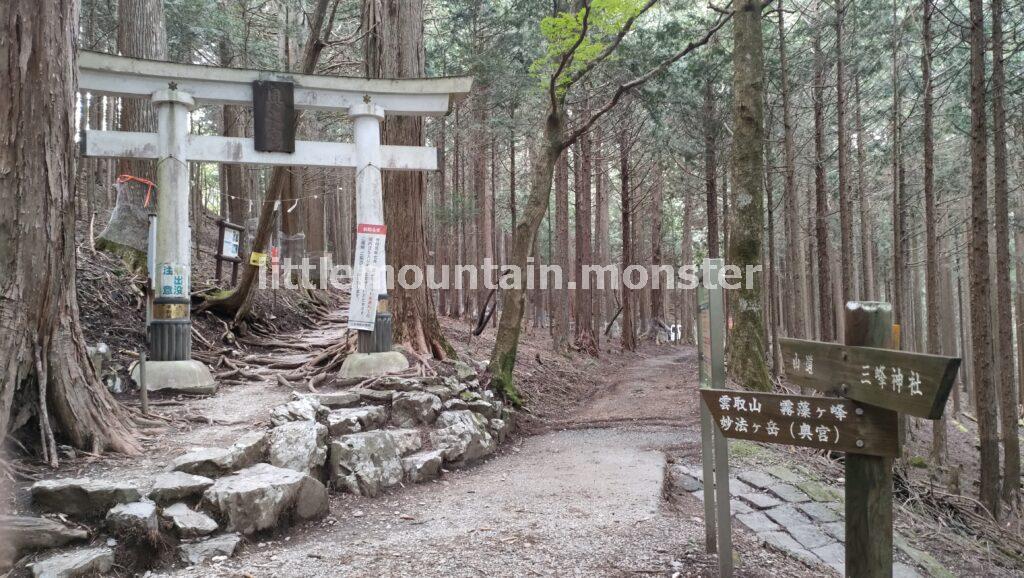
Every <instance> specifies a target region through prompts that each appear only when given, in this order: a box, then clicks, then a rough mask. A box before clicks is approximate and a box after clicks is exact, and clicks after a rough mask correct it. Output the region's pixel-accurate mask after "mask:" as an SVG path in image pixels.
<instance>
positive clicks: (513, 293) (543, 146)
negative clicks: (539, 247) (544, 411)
mask: <svg viewBox="0 0 1024 578" xmlns="http://www.w3.org/2000/svg"><path fill="white" fill-rule="evenodd" d="M564 129H565V119H564V117H563V116H562V114H561V112H560V111H559V110H549V111H548V114H547V116H546V117H545V122H544V132H543V138H542V139H541V140H540V142H539V143H538V144H537V145H536V152H535V153H534V154H533V155H532V161H533V162H531V163H530V196H529V197H528V198H527V201H526V207H525V209H524V210H523V213H522V218H521V220H520V221H519V222H518V223H517V224H516V231H515V241H514V242H513V245H512V262H511V264H512V265H514V266H516V267H518V268H519V270H520V271H523V272H525V271H526V266H527V259H528V258H529V256H530V251H531V249H532V248H533V246H534V241H535V240H536V236H537V230H538V229H539V228H540V224H541V222H542V221H543V220H544V214H545V213H546V212H547V210H548V205H549V203H550V199H551V181H552V177H553V176H554V168H555V163H556V162H557V160H558V157H559V155H560V154H561V153H562V148H563V146H562V143H561V135H562V133H563V131H564ZM524 301H525V292H524V290H523V288H522V287H520V288H513V289H510V290H506V291H503V292H502V307H501V309H502V311H501V319H499V321H498V335H497V337H496V338H495V342H494V351H493V353H492V354H491V362H490V365H489V366H488V371H489V373H490V374H491V379H492V381H491V383H492V385H493V386H494V387H495V388H496V389H498V390H499V391H500V392H502V393H503V394H504V395H505V396H506V397H507V398H508V399H509V400H510V401H512V402H514V403H519V402H520V401H521V399H520V397H519V393H518V391H517V390H516V387H515V383H514V381H513V378H512V369H513V368H514V367H515V362H516V352H517V351H518V350H519V333H520V331H521V330H522V320H523V305H524Z"/></svg>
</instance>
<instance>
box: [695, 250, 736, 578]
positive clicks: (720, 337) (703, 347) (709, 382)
mask: <svg viewBox="0 0 1024 578" xmlns="http://www.w3.org/2000/svg"><path fill="white" fill-rule="evenodd" d="M722 266H723V261H722V259H706V260H705V261H704V282H703V283H702V285H701V287H700V288H699V290H698V311H699V315H698V324H697V325H698V326H697V334H698V350H699V351H700V355H701V359H700V371H701V387H702V388H711V389H722V388H724V387H725V295H724V292H723V288H722V286H721V284H720V283H719V278H718V275H719V271H720V270H721V268H722ZM701 453H702V456H701V457H702V462H703V465H704V529H705V539H706V541H707V550H708V552H715V551H717V552H718V571H719V575H720V576H723V577H728V576H732V574H733V559H732V516H731V512H730V507H731V505H732V504H731V500H730V496H729V440H727V439H726V437H725V435H724V434H723V433H722V432H721V431H719V430H718V427H717V426H716V425H715V422H714V420H713V419H712V416H711V412H710V411H709V409H708V407H707V405H706V404H705V403H701ZM712 484H714V486H713V487H712Z"/></svg>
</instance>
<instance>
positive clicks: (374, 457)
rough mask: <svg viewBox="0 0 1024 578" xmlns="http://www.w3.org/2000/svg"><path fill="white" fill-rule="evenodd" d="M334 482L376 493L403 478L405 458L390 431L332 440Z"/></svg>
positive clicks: (330, 468) (351, 489) (356, 491)
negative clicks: (402, 457)
mask: <svg viewBox="0 0 1024 578" xmlns="http://www.w3.org/2000/svg"><path fill="white" fill-rule="evenodd" d="M328 475H329V476H330V481H331V485H332V486H333V487H335V488H339V489H344V490H347V491H349V492H351V493H353V494H360V495H363V496H371V497H373V496H376V495H378V494H380V493H381V492H382V491H383V490H384V489H385V488H388V487H390V486H394V485H395V484H398V483H399V482H401V481H402V459H401V454H400V453H399V451H398V447H397V445H396V444H395V440H394V438H393V437H392V435H391V433H390V432H387V431H372V432H364V433H356V434H350V435H346V436H341V437H340V438H338V439H337V440H335V441H334V442H333V443H331V451H330V463H329V466H328Z"/></svg>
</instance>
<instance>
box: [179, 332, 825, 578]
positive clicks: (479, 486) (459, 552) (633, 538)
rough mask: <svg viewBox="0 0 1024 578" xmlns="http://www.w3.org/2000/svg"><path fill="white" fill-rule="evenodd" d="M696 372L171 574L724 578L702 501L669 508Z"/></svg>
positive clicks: (756, 557) (666, 371)
mask: <svg viewBox="0 0 1024 578" xmlns="http://www.w3.org/2000/svg"><path fill="white" fill-rule="evenodd" d="M694 364H695V359H694V358H693V355H692V350H688V349H682V350H681V349H678V348H664V349H660V350H658V353H657V354H655V355H653V356H649V357H641V356H637V357H636V358H635V359H630V360H628V361H627V362H626V363H624V364H622V365H620V366H618V367H617V368H616V369H614V370H611V371H609V372H607V375H606V377H605V379H604V383H603V386H602V388H601V391H600V393H599V395H598V396H596V397H595V399H594V400H593V401H592V402H591V403H590V404H589V405H588V406H587V407H585V408H581V410H580V412H579V413H578V416H577V417H576V418H574V419H573V420H571V421H570V422H566V423H564V424H559V425H560V426H562V427H566V428H569V429H557V430H552V431H549V432H547V433H544V434H541V435H537V436H533V437H528V438H525V439H520V440H517V441H516V442H515V443H513V444H511V447H507V448H506V449H504V450H503V451H502V452H501V453H500V454H499V455H498V456H496V457H494V458H493V459H490V460H488V461H487V462H485V463H483V464H480V465H478V466H475V467H473V468H470V469H468V470H463V471H456V472H450V473H447V474H446V475H445V476H444V477H443V479H442V480H439V481H437V482H434V483H430V484H425V485H420V486H409V487H406V488H404V489H401V490H398V491H396V492H392V493H390V494H388V495H386V496H384V497H383V498H378V499H366V498H360V497H357V496H351V495H336V496H334V497H332V502H331V512H332V516H331V517H329V518H327V519H325V520H323V521H321V522H317V523H314V524H311V525H307V526H304V527H302V528H298V529H295V531H293V532H290V533H289V534H288V537H287V538H273V539H268V540H267V541H266V542H254V543H250V544H249V545H247V546H246V547H245V548H244V550H243V551H242V552H241V553H240V554H239V555H237V556H236V557H234V558H231V559H229V560H224V561H221V562H219V563H215V564H214V565H213V566H205V567H198V568H188V569H183V570H179V571H178V572H176V573H175V574H174V575H176V576H209V575H221V576H239V575H252V576H637V575H663V576H673V575H678V576H704V575H707V576H710V575H717V567H716V565H715V561H714V558H713V557H711V556H707V555H705V554H704V553H703V542H702V541H703V521H702V520H701V518H700V515H701V506H700V504H699V503H698V502H697V501H696V500H695V499H693V498H692V497H688V496H687V497H684V498H683V499H678V498H674V499H673V500H666V499H665V496H666V495H667V494H668V493H669V492H667V491H666V487H665V478H666V468H667V463H666V452H667V451H670V450H671V451H673V452H674V453H678V452H679V451H680V450H681V449H683V450H684V451H693V448H696V447H697V446H698V445H699V430H698V429H697V426H696V425H695V421H694V420H692V419H691V417H692V416H693V415H694V412H693V411H692V407H691V406H693V404H692V402H688V400H689V397H690V396H692V395H694V391H693V388H694V387H695V384H693V383H691V382H692V380H693V378H692V377H690V374H691V373H693V372H694V371H695V367H693V365H694ZM664 422H670V423H673V424H675V423H678V424H680V426H675V425H658V424H662V423H664ZM609 424H615V425H614V426H611V427H609ZM651 424H655V425H651ZM598 425H599V426H604V427H593V426H598ZM737 549H738V550H743V549H745V550H748V551H750V552H751V553H750V554H747V553H745V554H744V558H743V561H742V563H741V565H740V570H741V571H740V572H738V575H744V576H761V575H764V576H767V575H770V574H769V573H766V572H765V570H763V569H765V568H771V569H772V570H773V572H772V573H771V574H772V575H774V574H775V573H777V572H778V571H779V570H780V569H781V570H782V571H783V572H785V573H786V575H808V576H809V575H814V574H812V573H808V571H807V569H806V568H805V567H803V566H802V565H800V564H798V563H796V562H793V561H790V560H787V559H785V558H783V557H781V556H780V555H777V554H774V553H771V552H768V551H766V550H763V549H761V548H760V546H759V545H758V544H757V542H756V541H755V540H753V539H752V538H751V537H748V536H744V535H742V534H741V535H738V536H737Z"/></svg>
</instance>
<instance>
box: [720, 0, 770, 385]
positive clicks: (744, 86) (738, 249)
mask: <svg viewBox="0 0 1024 578" xmlns="http://www.w3.org/2000/svg"><path fill="white" fill-rule="evenodd" d="M733 10H734V15H733V20H732V23H733V111H732V116H733V125H734V126H733V138H732V143H733V144H732V151H733V152H732V174H733V179H732V181H733V182H732V197H733V202H732V203H731V205H732V212H733V218H734V223H735V225H736V226H734V227H730V228H729V229H730V231H731V235H732V238H731V239H730V240H729V244H728V245H727V247H726V250H727V251H728V254H729V264H730V265H735V266H737V267H739V268H740V269H741V271H743V272H744V273H745V272H746V271H747V270H748V268H749V267H754V266H759V265H761V264H762V255H761V253H762V242H763V235H764V38H763V35H762V30H761V2H760V1H758V0H735V1H734V2H733ZM729 295H730V300H731V301H732V302H733V303H732V318H733V326H732V331H731V333H732V336H731V338H730V339H729V361H730V363H729V370H730V373H731V374H732V377H733V379H734V380H735V381H736V382H737V383H739V384H740V385H741V386H743V387H745V388H747V389H755V390H761V391H767V390H769V389H770V388H771V379H770V378H769V377H768V367H767V365H766V363H765V357H764V356H765V344H764V342H763V339H762V336H763V334H764V317H763V314H762V310H761V308H762V302H761V275H752V276H751V279H750V283H749V284H748V283H747V280H746V279H744V282H743V283H742V285H741V287H740V289H737V290H733V291H729Z"/></svg>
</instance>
